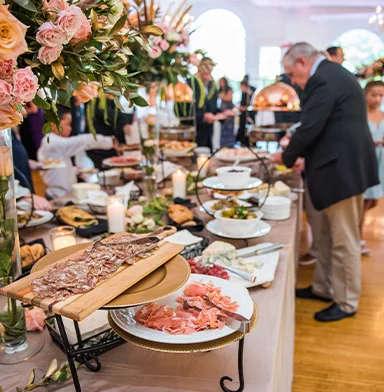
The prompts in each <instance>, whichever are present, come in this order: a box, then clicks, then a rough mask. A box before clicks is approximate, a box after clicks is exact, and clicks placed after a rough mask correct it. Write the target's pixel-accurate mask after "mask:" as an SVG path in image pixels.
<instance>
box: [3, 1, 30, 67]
mask: <svg viewBox="0 0 384 392" xmlns="http://www.w3.org/2000/svg"><path fill="white" fill-rule="evenodd" d="M27 29H28V27H27V26H25V25H24V24H22V23H21V22H20V21H19V20H18V19H16V18H15V17H14V16H13V15H12V14H11V13H10V12H9V11H8V6H5V5H0V31H1V34H0V59H1V60H10V59H15V58H16V57H17V56H19V55H20V54H22V53H24V52H26V51H27V50H28V45H27V42H26V41H25V33H26V31H27Z"/></svg>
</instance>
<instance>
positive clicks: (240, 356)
mask: <svg viewBox="0 0 384 392" xmlns="http://www.w3.org/2000/svg"><path fill="white" fill-rule="evenodd" d="M243 354H244V338H242V339H241V340H240V341H239V352H238V358H237V367H238V370H239V382H240V386H239V388H238V389H235V390H232V389H228V388H227V387H226V386H225V381H227V380H228V381H231V382H232V381H233V379H232V378H231V377H228V376H224V377H222V378H221V380H220V386H221V389H222V390H223V391H224V392H242V391H244V386H245V382H244V368H243Z"/></svg>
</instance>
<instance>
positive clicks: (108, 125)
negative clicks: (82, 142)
mask: <svg viewBox="0 0 384 392" xmlns="http://www.w3.org/2000/svg"><path fill="white" fill-rule="evenodd" d="M88 105H91V103H88V104H87V105H86V111H87V110H89V109H88V107H89V106H88ZM95 106H96V108H95V112H94V113H92V114H91V118H93V126H94V128H95V129H96V133H97V134H99V135H103V136H114V137H115V138H116V139H117V140H118V142H119V144H125V135H124V127H125V126H126V125H127V124H130V123H132V115H131V114H125V113H123V112H122V111H121V110H120V109H119V108H118V107H117V106H116V104H115V102H114V101H113V99H109V97H108V96H107V97H106V98H105V109H104V108H103V105H100V98H98V99H97V100H96V105H95ZM87 117H88V116H87ZM86 133H90V127H89V124H86ZM87 154H88V156H89V157H90V158H91V159H92V161H93V163H94V164H95V167H96V168H98V169H100V168H101V166H102V161H103V160H104V159H106V158H110V157H113V156H116V155H117V151H116V150H115V149H114V148H112V149H110V150H99V149H97V150H90V151H87Z"/></svg>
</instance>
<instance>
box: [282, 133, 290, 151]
mask: <svg viewBox="0 0 384 392" xmlns="http://www.w3.org/2000/svg"><path fill="white" fill-rule="evenodd" d="M290 141H291V135H285V136H284V137H283V138H282V139H281V140H280V141H279V144H280V146H281V147H282V148H283V150H285V149H286V148H287V147H288V144H289V142H290Z"/></svg>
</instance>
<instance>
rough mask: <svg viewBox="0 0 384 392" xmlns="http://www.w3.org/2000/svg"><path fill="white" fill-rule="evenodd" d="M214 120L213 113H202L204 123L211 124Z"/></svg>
mask: <svg viewBox="0 0 384 392" xmlns="http://www.w3.org/2000/svg"><path fill="white" fill-rule="evenodd" d="M215 120H216V117H215V115H214V114H213V113H204V122H205V123H207V124H213V123H214V122H215Z"/></svg>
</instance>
